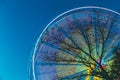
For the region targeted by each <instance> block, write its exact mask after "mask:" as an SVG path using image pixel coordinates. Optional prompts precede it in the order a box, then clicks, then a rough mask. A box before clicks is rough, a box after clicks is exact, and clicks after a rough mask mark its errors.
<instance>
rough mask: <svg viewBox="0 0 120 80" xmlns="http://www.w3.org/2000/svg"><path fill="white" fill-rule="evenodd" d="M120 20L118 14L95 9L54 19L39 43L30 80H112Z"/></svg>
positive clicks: (69, 13)
mask: <svg viewBox="0 0 120 80" xmlns="http://www.w3.org/2000/svg"><path fill="white" fill-rule="evenodd" d="M119 19H120V14H119V13H117V12H115V11H113V10H110V9H106V8H101V7H93V6H88V7H80V8H75V9H72V10H69V11H66V12H64V13H63V14H61V15H59V16H58V17H56V18H55V19H53V20H52V21H51V22H50V23H49V24H48V25H47V26H46V27H45V29H44V30H43V32H42V33H41V34H40V36H39V38H38V40H37V42H36V45H35V48H34V52H33V56H32V62H31V69H30V74H31V75H30V80H91V79H93V80H94V79H97V80H104V79H106V80H109V79H110V78H111V74H112V73H111V72H112V68H113V67H115V68H117V67H116V66H113V65H110V64H114V62H115V60H113V57H114V56H116V55H115V48H116V47H117V49H119V47H118V45H119V37H120V27H119V26H120V20H119ZM108 65H109V66H108ZM101 73H102V74H101ZM116 75H117V74H116Z"/></svg>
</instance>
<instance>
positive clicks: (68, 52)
mask: <svg viewBox="0 0 120 80" xmlns="http://www.w3.org/2000/svg"><path fill="white" fill-rule="evenodd" d="M44 44H46V45H47V46H51V47H52V48H55V49H57V50H60V51H62V52H65V53H66V54H69V55H72V56H74V57H76V58H79V56H78V55H76V54H74V53H72V52H70V51H68V50H65V49H62V48H60V47H57V46H55V45H53V44H50V43H48V42H44Z"/></svg>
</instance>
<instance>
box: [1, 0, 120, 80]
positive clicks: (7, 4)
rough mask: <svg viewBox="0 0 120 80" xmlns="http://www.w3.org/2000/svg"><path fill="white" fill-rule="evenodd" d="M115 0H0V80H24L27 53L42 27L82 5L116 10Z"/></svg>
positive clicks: (28, 53)
mask: <svg viewBox="0 0 120 80" xmlns="http://www.w3.org/2000/svg"><path fill="white" fill-rule="evenodd" d="M119 3H120V1H119V0H0V80H28V67H29V61H30V55H31V54H32V49H33V48H34V45H35V42H36V40H37V38H38V36H39V34H40V33H41V31H42V30H43V29H44V28H45V26H46V25H47V24H48V23H49V22H50V21H51V20H52V19H53V18H55V17H56V16H58V15H59V14H61V13H63V12H65V11H67V10H69V9H73V8H77V7H83V6H101V7H105V8H109V9H112V10H115V11H120V4H119Z"/></svg>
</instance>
